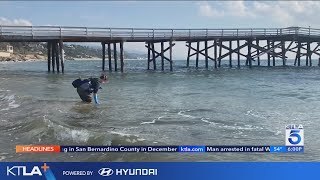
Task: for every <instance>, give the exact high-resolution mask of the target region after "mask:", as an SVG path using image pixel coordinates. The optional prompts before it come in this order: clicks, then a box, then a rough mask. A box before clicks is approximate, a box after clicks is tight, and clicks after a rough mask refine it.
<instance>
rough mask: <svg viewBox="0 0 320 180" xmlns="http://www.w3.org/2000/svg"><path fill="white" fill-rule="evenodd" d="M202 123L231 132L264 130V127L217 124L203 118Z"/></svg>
mask: <svg viewBox="0 0 320 180" xmlns="http://www.w3.org/2000/svg"><path fill="white" fill-rule="evenodd" d="M201 121H203V122H205V123H208V124H210V125H214V126H215V127H217V128H222V129H230V130H262V129H263V128H262V127H258V126H253V125H248V124H246V125H241V126H240V125H238V124H236V123H235V124H234V125H233V126H232V125H227V124H222V123H215V122H212V121H209V119H207V118H201Z"/></svg>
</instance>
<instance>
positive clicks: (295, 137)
mask: <svg viewBox="0 0 320 180" xmlns="http://www.w3.org/2000/svg"><path fill="white" fill-rule="evenodd" d="M303 145H304V131H303V126H302V125H301V124H299V125H295V124H290V125H287V126H286V146H303Z"/></svg>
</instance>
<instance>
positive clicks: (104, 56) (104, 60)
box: [101, 42, 106, 71]
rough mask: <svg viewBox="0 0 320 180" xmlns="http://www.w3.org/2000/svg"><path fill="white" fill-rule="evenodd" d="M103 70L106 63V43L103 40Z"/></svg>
mask: <svg viewBox="0 0 320 180" xmlns="http://www.w3.org/2000/svg"><path fill="white" fill-rule="evenodd" d="M101 44H102V71H104V69H105V63H106V43H105V42H102V43H101Z"/></svg>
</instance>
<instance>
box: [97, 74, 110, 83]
mask: <svg viewBox="0 0 320 180" xmlns="http://www.w3.org/2000/svg"><path fill="white" fill-rule="evenodd" d="M99 81H100V83H106V82H108V76H107V75H105V74H103V73H102V74H101V75H100V77H99Z"/></svg>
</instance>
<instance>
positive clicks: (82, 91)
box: [72, 74, 108, 104]
mask: <svg viewBox="0 0 320 180" xmlns="http://www.w3.org/2000/svg"><path fill="white" fill-rule="evenodd" d="M107 82H108V77H107V76H106V75H105V74H101V75H100V77H99V78H88V79H84V80H81V79H80V78H78V79H76V80H74V81H73V82H72V85H73V87H75V88H77V92H78V94H79V96H80V98H81V100H82V101H83V102H88V103H91V102H92V97H91V94H92V93H93V99H94V102H95V104H99V100H98V95H97V94H98V90H99V89H101V87H100V84H104V83H107Z"/></svg>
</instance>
